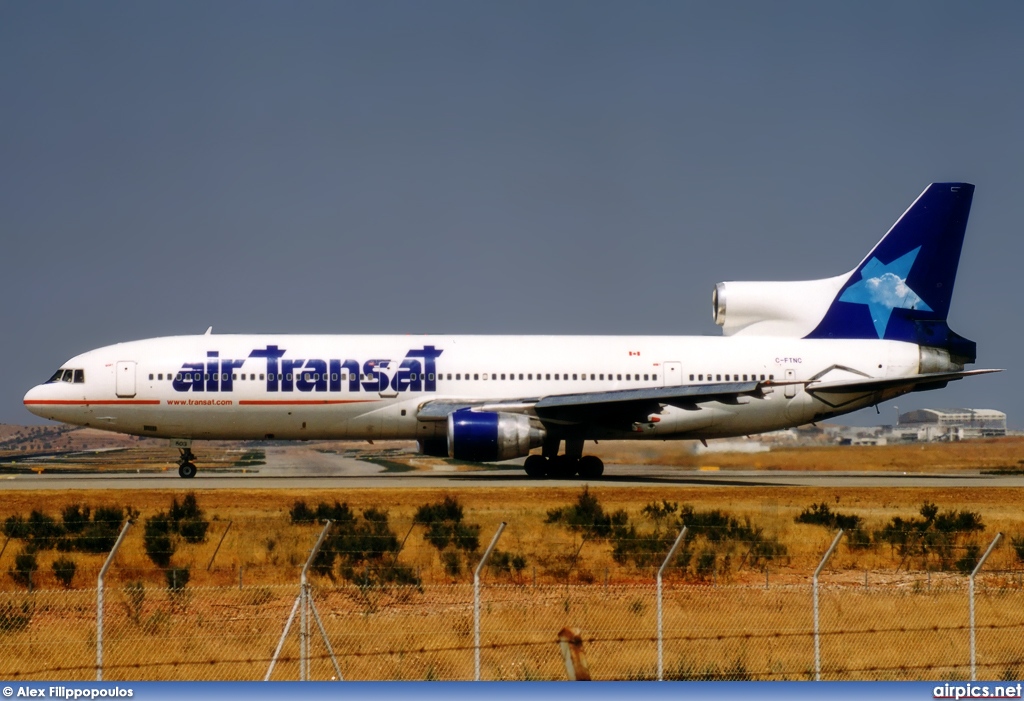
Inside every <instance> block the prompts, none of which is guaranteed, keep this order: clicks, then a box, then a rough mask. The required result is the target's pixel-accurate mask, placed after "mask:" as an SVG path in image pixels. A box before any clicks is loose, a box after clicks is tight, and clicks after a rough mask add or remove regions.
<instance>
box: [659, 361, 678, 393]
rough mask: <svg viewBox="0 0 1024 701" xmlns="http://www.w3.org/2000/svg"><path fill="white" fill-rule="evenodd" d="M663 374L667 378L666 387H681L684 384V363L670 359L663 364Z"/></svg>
mask: <svg viewBox="0 0 1024 701" xmlns="http://www.w3.org/2000/svg"><path fill="white" fill-rule="evenodd" d="M661 372H662V376H663V377H664V378H665V386H666V387H679V386H680V385H682V384H683V364H682V363H680V362H676V361H670V362H667V363H662V364H661Z"/></svg>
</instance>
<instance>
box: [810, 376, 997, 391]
mask: <svg viewBox="0 0 1024 701" xmlns="http://www.w3.org/2000/svg"><path fill="white" fill-rule="evenodd" d="M991 372H1002V370H960V371H958V372H929V373H923V374H920V375H908V376H906V377H886V378H873V377H865V378H863V379H857V380H840V381H838V382H811V383H810V384H808V385H807V391H808V392H810V393H811V394H864V393H866V392H878V391H882V390H888V389H900V390H903V391H907V392H913V391H914V390H915V389H925V388H927V389H933V388H934V386H935V385H939V384H942V385H945V384H946V383H947V382H952V381H953V380H961V379H963V378H965V377H970V376H971V375H987V374H988V373H991ZM925 386H927V387H925Z"/></svg>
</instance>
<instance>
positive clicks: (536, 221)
mask: <svg viewBox="0 0 1024 701" xmlns="http://www.w3.org/2000/svg"><path fill="white" fill-rule="evenodd" d="M1022 36H1024V4H1021V3H1019V2H1018V3H1010V2H1005V3H1001V2H985V3H968V2H958V3H946V2H898V3H892V2H855V3H845V4H844V3H831V2H827V3H823V2H807V3H788V2H778V3H763V2H722V3H707V2H701V3H686V2H620V3H607V2H592V1H586V2H550V1H544V2H505V3H498V2H476V1H473V2H468V1H467V2H374V3H365V2H358V3H357V2H350V3H349V2H299V3H293V2H279V3H261V2H228V1H224V2H213V3H211V2H165V3H155V2H144V3H139V2H89V3H82V2H48V3H37V2H28V1H25V2H8V1H0V241H2V249H0V250H2V256H3V270H2V275H0V305H2V306H0V321H2V330H3V339H4V342H3V344H2V346H0V358H2V360H3V367H4V368H5V371H4V372H3V373H2V374H0V422H5V423H30V422H33V421H34V417H32V416H31V415H30V414H28V412H26V411H25V410H24V408H23V407H22V404H21V398H22V396H23V394H24V392H25V391H26V390H27V389H28V388H29V387H31V386H32V385H33V384H36V383H38V382H40V381H42V380H44V379H46V378H47V377H48V376H49V375H50V374H51V373H52V371H53V370H54V369H55V368H57V367H58V365H60V364H61V363H62V362H63V361H65V360H66V359H67V358H68V357H70V356H72V355H74V354H77V353H79V352H82V351H85V350H88V349H90V348H94V347H97V346H102V345H107V344H110V343H115V342H118V341H123V340H131V339H136V338H143V337H148V336H156V335H170V334H182V333H202V332H203V331H204V330H205V329H206V327H207V326H210V325H213V327H214V330H215V331H218V332H265V331H267V332H269V331H282V332H323V333H385V332H388V333H390V332H393V333H418V332H457V333H523V334H526V333H587V334H591V333H608V334H717V333H718V328H717V327H716V326H714V324H713V322H712V319H711V289H712V287H713V286H714V284H715V283H716V282H718V281H720V280H729V279H733V280H736V279H739V280H743V279H755V280H756V279H805V278H815V277H825V276H830V275H835V274H839V273H841V272H844V271H846V270H849V269H850V268H852V267H853V266H854V265H855V264H856V263H857V262H858V261H859V260H860V259H861V257H862V256H863V255H864V254H865V253H866V252H867V251H868V250H869V249H870V247H871V246H872V245H873V244H874V243H875V242H876V241H877V240H878V239H879V238H880V237H881V235H882V234H883V233H884V232H885V230H886V229H887V228H888V227H889V225H890V224H892V222H893V221H894V220H895V219H896V218H897V217H898V216H899V214H900V213H901V212H902V211H903V210H904V209H905V208H906V207H907V206H908V205H909V203H910V202H911V201H912V200H913V198H914V197H916V196H917V195H918V193H920V191H921V190H922V189H924V187H925V186H926V185H927V184H928V183H929V182H932V181H936V180H965V181H969V182H973V183H975V184H976V185H977V188H978V189H977V193H976V195H975V199H974V209H973V212H972V215H971V221H970V224H969V227H968V234H967V240H966V243H965V249H964V253H963V257H962V260H961V267H960V275H959V278H958V280H957V289H956V293H955V295H954V299H953V307H952V311H951V314H950V325H951V326H952V328H953V329H954V330H955V331H957V332H958V333H960V334H962V335H964V336H966V337H968V338H971V339H973V340H975V341H977V342H978V347H979V361H978V365H979V366H982V367H1005V368H1008V369H1009V371H1008V372H1006V373H1003V374H1001V375H998V376H995V377H985V378H978V379H973V380H970V381H963V382H959V383H954V384H953V385H950V387H949V388H947V389H946V390H943V391H940V392H933V393H929V394H916V395H911V396H909V397H903V398H901V399H900V400H898V401H897V402H896V403H897V404H899V405H900V408H901V409H903V410H906V409H911V408H915V407H920V406H937V407H948V406H972V407H979V408H995V409H1000V410H1003V411H1006V412H1008V413H1009V415H1010V424H1011V425H1012V426H1018V427H1020V426H1024V392H1022V390H1024V382H1022V379H1021V378H1022V376H1024V375H1022V374H1021V373H1020V371H1019V370H1018V368H1019V365H1020V364H1019V362H1018V356H1019V355H1020V349H1021V348H1022V347H1024V339H1022V324H1021V321H1022V314H1021V311H1020V302H1021V300H1022V299H1024V280H1022V277H1024V276H1022V275H1021V272H1020V266H1021V261H1022V260H1024V255H1022V254H1024V250H1022V248H1024V244H1022V237H1021V235H1020V232H1019V229H1020V223H1019V222H1020V216H1021V215H1020V201H1021V194H1022V193H1024V168H1022V164H1024V136H1022V130H1024V87H1022V86H1024V42H1022V41H1021V37H1022ZM883 412H885V414H884V415H883V418H885V419H886V420H888V421H891V420H892V413H891V412H892V408H891V403H890V404H889V405H888V406H887V407H883ZM853 421H855V422H856V421H861V422H875V421H876V418H875V417H874V415H873V413H872V414H871V415H870V416H868V415H861V416H860V417H859V418H858V417H854V419H853Z"/></svg>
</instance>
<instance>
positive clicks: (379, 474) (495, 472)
mask: <svg viewBox="0 0 1024 701" xmlns="http://www.w3.org/2000/svg"><path fill="white" fill-rule="evenodd" d="M412 465H413V467H414V468H417V467H418V466H417V464H416V461H415V460H414V461H413V462H412ZM199 467H200V469H199V473H198V475H196V477H195V478H193V479H190V480H184V479H181V478H180V477H178V475H177V472H176V471H175V470H174V469H169V470H167V471H166V472H162V471H158V472H140V473H130V472H105V473H104V472H94V473H81V472H78V473H61V472H57V471H49V472H48V471H47V470H46V469H45V468H44V469H43V470H42V471H41V472H39V473H34V472H33V473H17V474H7V475H0V491H4V490H15V489H18V490H60V491H66V490H87V491H94V490H111V489H129V490H138V489H162V490H168V489H171V490H184V489H189V490H204V489H303V490H309V489H380V488H432V487H433V488H438V489H452V490H457V489H473V488H477V487H487V488H494V487H510V488H513V487H533V488H536V487H542V486H572V485H582V484H608V485H614V486H616V487H651V486H653V485H664V486H674V487H697V488H700V487H765V488H781V487H822V488H827V487H871V488H879V489H886V488H896V487H919V488H922V487H923V488H942V487H965V488H966V487H972V488H978V487H992V488H1013V487H1018V488H1019V487H1024V475H991V474H981V473H980V472H978V471H963V472H956V473H933V474H928V473H911V474H907V473H899V472H839V471H827V472H807V471H779V470H770V471H767V470H742V469H736V470H734V469H729V470H720V471H703V470H699V469H694V468H681V467H668V466H660V465H608V466H606V468H605V474H604V476H603V477H602V478H601V479H599V480H583V479H579V478H573V479H565V480H535V479H531V478H529V477H527V476H526V474H525V473H524V472H523V470H522V467H521V466H520V465H518V464H516V463H502V464H501V465H489V466H483V467H481V468H480V469H478V470H466V471H462V470H457V469H456V468H454V467H451V466H447V465H446V466H444V467H443V468H442V469H437V466H436V465H435V466H434V467H433V469H413V470H411V471H398V470H396V469H395V467H394V466H389V465H387V464H384V465H380V464H375V463H372V462H367V461H365V460H359V459H356V458H352V457H346V456H342V455H325V454H323V453H317V452H315V451H309V454H306V451H302V450H288V451H286V450H281V451H280V453H278V452H277V451H276V450H268V451H267V464H266V465H261V466H259V467H256V468H249V469H246V470H244V471H243V470H241V469H233V470H203V469H202V464H200V466H199Z"/></svg>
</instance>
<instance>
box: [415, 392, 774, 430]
mask: <svg viewBox="0 0 1024 701" xmlns="http://www.w3.org/2000/svg"><path fill="white" fill-rule="evenodd" d="M772 384H780V383H771V382H719V383H715V384H704V385H683V386H681V387H646V388H638V389H624V390H615V391H612V392H584V393H579V394H554V395H548V396H545V397H520V398H514V399H508V400H501V401H497V402H496V401H493V400H486V401H485V400H480V401H458V400H448V399H437V400H432V401H428V402H425V403H423V404H421V405H420V407H419V409H418V411H417V413H416V417H417V418H418V419H420V420H421V421H443V420H447V418H448V414H451V413H452V412H455V411H458V410H460V409H468V408H474V409H478V410H480V411H498V412H508V413H513V414H530V415H533V416H536V417H537V418H539V419H540V420H541V421H543V422H545V423H548V422H550V423H558V424H577V423H594V424H600V425H604V426H622V425H627V426H628V425H631V424H633V423H634V422H636V421H646V420H647V417H648V416H650V415H651V414H654V413H658V412H659V411H660V410H661V407H662V406H665V405H670V406H677V407H680V408H683V409H697V408H698V407H697V405H698V404H700V403H703V402H724V403H727V404H738V403H740V401H741V399H740V398H741V397H744V396H750V397H756V396H762V395H763V394H765V393H766V392H768V391H771V390H770V389H768V386H769V385H772Z"/></svg>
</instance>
